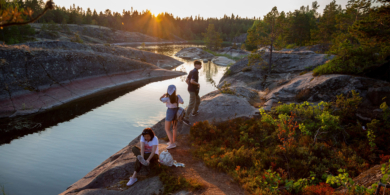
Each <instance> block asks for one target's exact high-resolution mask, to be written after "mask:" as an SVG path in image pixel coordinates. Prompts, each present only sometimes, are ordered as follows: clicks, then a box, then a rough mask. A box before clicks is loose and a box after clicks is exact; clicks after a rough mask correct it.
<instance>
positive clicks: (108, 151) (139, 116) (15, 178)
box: [0, 45, 225, 195]
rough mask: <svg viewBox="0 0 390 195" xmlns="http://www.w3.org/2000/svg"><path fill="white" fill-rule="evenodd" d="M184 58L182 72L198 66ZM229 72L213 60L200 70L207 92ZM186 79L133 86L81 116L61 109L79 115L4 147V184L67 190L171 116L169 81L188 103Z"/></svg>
mask: <svg viewBox="0 0 390 195" xmlns="http://www.w3.org/2000/svg"><path fill="white" fill-rule="evenodd" d="M189 46H190V45H162V46H146V47H145V48H143V49H144V50H148V51H151V52H156V53H161V54H164V55H168V56H173V54H174V53H176V52H177V51H179V50H180V49H182V48H184V47H189ZM177 59H178V60H181V59H179V58H177ZM181 61H183V62H184V64H183V65H181V66H179V67H177V68H176V70H181V71H185V72H187V73H188V72H189V71H190V70H192V69H193V64H192V62H190V61H185V60H181ZM224 71H225V67H221V66H216V65H214V64H212V63H206V64H204V66H203V68H202V69H201V70H200V73H199V76H200V77H199V82H200V85H201V90H200V95H201V96H202V95H204V94H206V93H208V92H210V91H213V90H215V88H214V87H213V86H212V85H211V84H210V83H209V82H207V78H212V79H213V80H214V81H215V82H217V83H218V82H219V80H220V78H221V77H222V75H223V73H224ZM185 77H186V76H182V77H177V78H174V79H169V80H165V81H160V82H153V83H150V84H147V85H144V86H142V85H140V86H142V87H139V88H136V89H128V90H127V91H126V92H121V93H118V94H119V95H117V96H115V97H114V98H111V97H110V98H107V102H103V103H98V106H97V107H93V106H92V107H88V108H87V110H86V111H82V113H79V114H75V113H73V112H76V111H74V110H72V109H73V107H72V109H70V110H71V111H65V109H63V110H64V111H63V113H61V111H60V112H57V113H59V114H58V115H64V114H65V115H73V114H75V115H76V116H77V115H78V116H77V117H74V116H73V117H63V116H62V117H63V118H67V119H65V120H66V121H65V122H60V123H58V124H56V125H53V126H50V127H47V128H45V129H43V130H42V131H40V132H39V133H33V134H29V135H26V136H24V137H21V138H18V139H15V140H13V141H12V142H11V143H9V144H3V145H1V146H0V186H4V188H5V191H6V193H7V195H24V194H29V195H30V194H39V195H45V194H50V195H51V194H58V193H61V192H63V191H64V190H66V188H67V187H68V186H70V185H71V184H73V183H74V182H76V181H77V180H79V179H80V178H82V177H83V176H85V175H86V174H87V173H88V172H89V171H91V170H92V169H93V168H95V167H96V166H97V165H99V164H100V163H101V162H103V161H104V160H105V159H107V158H108V157H109V156H111V155H112V154H114V153H116V152H117V151H119V150H120V149H122V148H123V147H125V146H126V145H127V144H128V143H129V142H130V141H131V140H133V139H134V138H135V137H136V136H138V135H139V134H140V133H141V131H142V129H144V128H145V127H150V126H152V125H154V124H155V123H156V122H158V121H159V120H161V119H162V118H164V117H165V111H166V107H165V105H164V104H162V103H161V102H160V101H159V100H158V99H159V97H160V96H161V95H162V94H163V93H166V89H167V87H168V85H170V84H174V85H176V87H177V90H178V91H177V92H178V94H180V95H181V96H182V97H183V99H184V102H185V104H184V107H185V106H187V105H188V100H189V94H188V92H187V84H186V83H185V82H184V80H185ZM136 87H137V86H136ZM114 95H115V94H114ZM107 96H109V95H107ZM111 96H112V94H111ZM91 101H93V99H91ZM100 101H102V100H100ZM84 104H85V103H82V105H84ZM79 106H80V105H79ZM68 113H69V114H68ZM53 115H54V116H52V117H59V116H56V115H57V114H53ZM69 118H71V119H70V120H69ZM44 120H52V119H51V118H45V119H44ZM0 192H1V190H0Z"/></svg>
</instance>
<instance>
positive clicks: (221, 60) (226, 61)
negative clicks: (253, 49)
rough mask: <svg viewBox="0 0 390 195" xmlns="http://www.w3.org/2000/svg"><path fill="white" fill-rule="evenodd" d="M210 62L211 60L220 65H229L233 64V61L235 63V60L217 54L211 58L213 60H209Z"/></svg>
mask: <svg viewBox="0 0 390 195" xmlns="http://www.w3.org/2000/svg"><path fill="white" fill-rule="evenodd" d="M211 62H213V63H214V64H216V65H220V66H229V65H233V64H234V63H236V61H234V60H232V59H229V58H227V57H225V56H217V57H215V58H213V60H211Z"/></svg>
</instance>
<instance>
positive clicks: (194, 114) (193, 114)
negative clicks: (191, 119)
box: [191, 112, 199, 116]
mask: <svg viewBox="0 0 390 195" xmlns="http://www.w3.org/2000/svg"><path fill="white" fill-rule="evenodd" d="M198 114H199V112H196V113H192V114H191V116H196V115H198Z"/></svg>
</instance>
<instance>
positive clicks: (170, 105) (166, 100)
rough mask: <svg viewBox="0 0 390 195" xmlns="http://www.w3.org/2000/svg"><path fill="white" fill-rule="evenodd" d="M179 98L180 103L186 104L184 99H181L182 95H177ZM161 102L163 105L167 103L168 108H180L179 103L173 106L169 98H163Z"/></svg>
mask: <svg viewBox="0 0 390 195" xmlns="http://www.w3.org/2000/svg"><path fill="white" fill-rule="evenodd" d="M177 97H178V98H179V103H181V104H184V101H183V99H182V98H181V97H180V95H177ZM161 101H162V102H163V103H166V104H167V107H168V108H177V107H178V104H177V103H173V104H171V101H170V100H169V97H164V98H161Z"/></svg>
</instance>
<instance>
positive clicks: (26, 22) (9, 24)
mask: <svg viewBox="0 0 390 195" xmlns="http://www.w3.org/2000/svg"><path fill="white" fill-rule="evenodd" d="M49 9H54V3H53V1H52V0H50V1H47V2H46V6H45V9H44V10H43V11H42V13H40V14H39V15H38V16H37V17H35V18H33V19H31V20H29V21H25V22H10V23H5V24H0V27H7V26H15V25H25V24H29V23H33V22H35V21H37V20H38V19H39V18H40V17H42V16H43V15H44V14H45V13H46V12H47V11H48V10H49Z"/></svg>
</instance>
